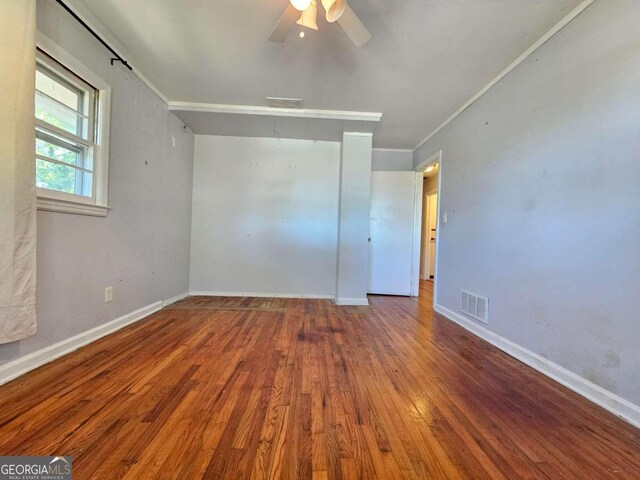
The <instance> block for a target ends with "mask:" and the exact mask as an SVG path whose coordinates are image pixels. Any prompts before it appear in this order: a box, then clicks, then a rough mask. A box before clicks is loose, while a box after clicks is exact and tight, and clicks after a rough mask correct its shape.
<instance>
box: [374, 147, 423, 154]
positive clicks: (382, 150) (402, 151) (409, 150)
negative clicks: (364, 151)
mask: <svg viewBox="0 0 640 480" xmlns="http://www.w3.org/2000/svg"><path fill="white" fill-rule="evenodd" d="M371 150H373V151H374V152H396V153H413V150H412V149H410V148H372V149H371Z"/></svg>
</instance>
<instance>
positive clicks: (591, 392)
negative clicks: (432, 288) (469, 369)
mask: <svg viewBox="0 0 640 480" xmlns="http://www.w3.org/2000/svg"><path fill="white" fill-rule="evenodd" d="M433 309H434V310H435V311H436V312H438V313H440V314H442V315H444V316H445V317H447V318H448V319H449V320H451V321H453V322H455V323H457V324H458V325H460V326H462V327H463V328H465V329H466V330H469V331H470V332H471V333H473V334H475V335H477V336H478V337H480V338H482V339H484V340H486V341H487V342H489V343H491V344H492V345H494V346H496V347H498V348H499V349H500V350H502V351H503V352H505V353H507V354H508V355H511V356H512V357H514V358H515V359H517V360H519V361H521V362H522V363H524V364H526V365H529V366H530V367H531V368H533V369H535V370H537V371H539V372H540V373H542V374H544V375H546V376H547V377H549V378H551V379H553V380H555V381H556V382H558V383H560V384H562V385H564V386H565V387H567V388H569V389H570V390H573V391H574V392H576V393H577V394H578V395H581V396H583V397H584V398H586V399H587V400H590V401H591V402H593V403H595V404H597V405H600V406H601V407H602V408H604V409H605V410H608V411H610V412H611V413H613V414H614V415H617V416H618V417H620V418H622V419H624V420H626V421H627V422H629V423H630V424H631V425H633V426H635V427H638V428H640V407H639V406H638V405H635V404H633V403H631V402H630V401H628V400H625V399H624V398H622V397H620V396H618V395H616V394H615V393H613V392H610V391H609V390H606V389H604V388H602V387H601V386H599V385H596V384H595V383H593V382H590V381H589V380H587V379H586V378H583V377H581V376H579V375H576V374H575V373H573V372H571V371H570V370H567V369H566V368H564V367H562V366H560V365H558V364H557V363H554V362H552V361H551V360H549V359H547V358H544V357H542V356H540V355H538V354H537V353H535V352H532V351H531V350H528V349H526V348H524V347H522V346H520V345H518V344H516V343H514V342H512V341H510V340H507V339H506V338H504V337H502V336H500V335H498V334H496V333H494V332H492V331H490V330H489V329H487V328H486V327H484V326H482V325H480V324H479V323H476V322H475V321H473V320H471V319H469V318H466V317H464V316H463V315H461V314H459V313H457V312H454V311H452V310H449V309H448V308H446V307H443V306H442V305H435V306H434V307H433Z"/></svg>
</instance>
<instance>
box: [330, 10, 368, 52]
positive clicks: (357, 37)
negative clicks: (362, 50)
mask: <svg viewBox="0 0 640 480" xmlns="http://www.w3.org/2000/svg"><path fill="white" fill-rule="evenodd" d="M338 23H339V24H340V26H341V27H342V28H343V30H344V31H345V32H346V34H347V35H349V38H350V39H351V40H352V41H353V43H355V44H356V47H361V46H362V45H364V44H365V43H367V42H368V41H369V40H370V39H371V34H370V33H369V30H367V27H365V26H364V24H363V23H362V22H361V21H360V19H359V18H358V16H357V15H356V13H355V12H354V11H353V10H352V9H351V7H350V6H349V5H347V6H346V8H345V9H344V12H343V14H342V15H341V16H340V18H339V19H338Z"/></svg>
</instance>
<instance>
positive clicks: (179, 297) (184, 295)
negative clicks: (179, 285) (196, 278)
mask: <svg viewBox="0 0 640 480" xmlns="http://www.w3.org/2000/svg"><path fill="white" fill-rule="evenodd" d="M189 295H190V294H189V292H185V293H181V294H180V295H176V296H175V297H171V298H167V299H166V300H163V301H162V306H163V307H166V306H167V305H171V304H173V303H176V302H179V301H180V300H182V299H183V298H187V297H188V296H189Z"/></svg>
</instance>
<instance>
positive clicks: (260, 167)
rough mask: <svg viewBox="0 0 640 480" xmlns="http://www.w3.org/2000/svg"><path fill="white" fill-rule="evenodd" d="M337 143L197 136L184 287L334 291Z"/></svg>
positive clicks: (322, 293)
mask: <svg viewBox="0 0 640 480" xmlns="http://www.w3.org/2000/svg"><path fill="white" fill-rule="evenodd" d="M339 168H340V144H339V143H337V142H318V141H313V140H292V139H278V138H244V137H222V136H207V135H197V136H196V147H195V163H194V172H195V175H194V184H193V230H192V249H191V253H192V255H191V291H193V292H218V293H220V292H222V293H225V292H226V293H244V294H277V295H310V296H333V295H334V293H335V284H336V261H337V260H336V258H337V239H338V200H339V197H338V184H339Z"/></svg>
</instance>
